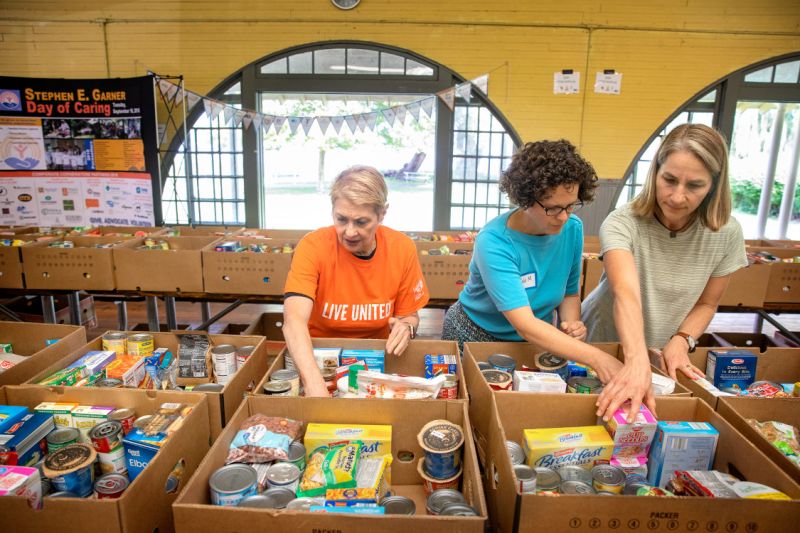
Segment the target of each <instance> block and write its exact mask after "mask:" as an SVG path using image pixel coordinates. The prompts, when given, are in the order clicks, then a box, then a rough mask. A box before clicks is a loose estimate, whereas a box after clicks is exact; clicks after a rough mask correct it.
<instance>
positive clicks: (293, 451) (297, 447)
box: [286, 441, 306, 472]
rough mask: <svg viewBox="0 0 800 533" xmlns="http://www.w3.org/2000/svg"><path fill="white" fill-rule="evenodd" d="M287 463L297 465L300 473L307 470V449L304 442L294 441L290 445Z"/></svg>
mask: <svg viewBox="0 0 800 533" xmlns="http://www.w3.org/2000/svg"><path fill="white" fill-rule="evenodd" d="M286 462H288V463H292V464H293V465H295V466H296V467H297V468H299V469H300V472H303V471H304V470H305V469H306V447H305V446H303V443H302V442H299V441H294V442H293V443H291V444H290V445H289V458H288V459H287V461H286Z"/></svg>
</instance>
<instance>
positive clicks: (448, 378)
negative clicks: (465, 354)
mask: <svg viewBox="0 0 800 533" xmlns="http://www.w3.org/2000/svg"><path fill="white" fill-rule="evenodd" d="M437 398H438V399H440V400H455V399H457V398H458V376H456V375H455V374H445V375H444V383H442V388H441V389H439V395H438V396H437Z"/></svg>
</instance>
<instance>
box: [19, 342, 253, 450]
mask: <svg viewBox="0 0 800 533" xmlns="http://www.w3.org/2000/svg"><path fill="white" fill-rule="evenodd" d="M128 333H129V334H131V333H139V332H128ZM180 333H181V332H173V333H152V332H151V333H150V334H151V335H153V341H154V346H155V347H156V348H167V349H169V350H170V351H171V352H172V353H173V354H175V356H176V357H177V354H178V344H179V340H178V336H179V335H180ZM185 333H201V332H196V331H192V332H185ZM209 336H210V338H211V345H212V346H213V345H217V344H233V345H234V346H237V347H238V346H248V345H252V346H255V347H256V348H255V350H253V354H252V355H251V356H250V357H249V358H248V359H247V361H246V362H245V364H244V365H243V366H242V368H240V369H239V370H238V371H237V372H236V374H234V375H233V377H232V378H231V379H230V381H228V383H226V384H225V387H224V388H223V389H222V392H189V393H188V394H197V395H200V394H205V395H207V396H208V416H209V427H210V429H211V438H212V440H213V439H215V438H217V435H219V434H220V432H221V431H222V428H223V427H225V424H226V421H227V420H228V419H229V418H230V417H231V416H233V413H234V412H236V409H237V408H238V407H239V404H240V403H242V398H243V397H244V395H245V393H246V392H248V391H249V390H252V388H253V387H254V386H255V384H256V383H257V382H258V380H259V379H261V376H263V375H264V374H265V373H266V372H267V351H266V348H265V347H264V343H263V341H264V338H263V337H251V336H245V335H209ZM102 349H103V338H102V335H101V336H100V337H97V338H96V339H93V340H92V341H91V342H89V343H88V344H85V345H83V346H81V347H80V348H79V349H77V350H75V351H74V352H72V353H70V354H69V355H67V356H65V357H64V358H62V359H61V360H59V361H57V362H56V363H54V364H52V365H50V366H49V367H48V368H46V369H45V370H43V371H42V372H40V373H38V374H36V375H35V376H33V377H32V378H31V379H29V380H28V381H27V383H28V384H31V385H35V384H36V383H38V382H39V381H41V380H43V379H45V378H47V377H48V376H50V375H51V374H53V372H55V371H57V370H60V369H62V368H65V367H67V366H68V365H69V364H70V363H72V362H73V361H76V360H77V359H78V358H80V357H81V356H82V355H84V354H85V353H86V352H89V351H92V350H102ZM65 388H66V389H68V390H79V389H82V388H83V387H65ZM103 390H108V391H110V392H111V393H115V392H120V391H121V392H124V391H128V390H132V389H123V388H120V389H103Z"/></svg>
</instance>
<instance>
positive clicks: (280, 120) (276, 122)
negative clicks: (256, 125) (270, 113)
mask: <svg viewBox="0 0 800 533" xmlns="http://www.w3.org/2000/svg"><path fill="white" fill-rule="evenodd" d="M284 124H286V117H272V127H274V128H275V133H280V132H281V128H283V125H284ZM268 129H269V128H268V127H267V119H266V118H264V130H268Z"/></svg>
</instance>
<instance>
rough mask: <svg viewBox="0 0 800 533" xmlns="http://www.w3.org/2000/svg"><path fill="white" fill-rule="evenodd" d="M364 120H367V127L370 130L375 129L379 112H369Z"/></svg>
mask: <svg viewBox="0 0 800 533" xmlns="http://www.w3.org/2000/svg"><path fill="white" fill-rule="evenodd" d="M364 120H366V121H367V127H368V128H369V129H370V131H375V124H377V123H378V112H377V111H373V112H372V113H367V114H366V116H365V117H364Z"/></svg>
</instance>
